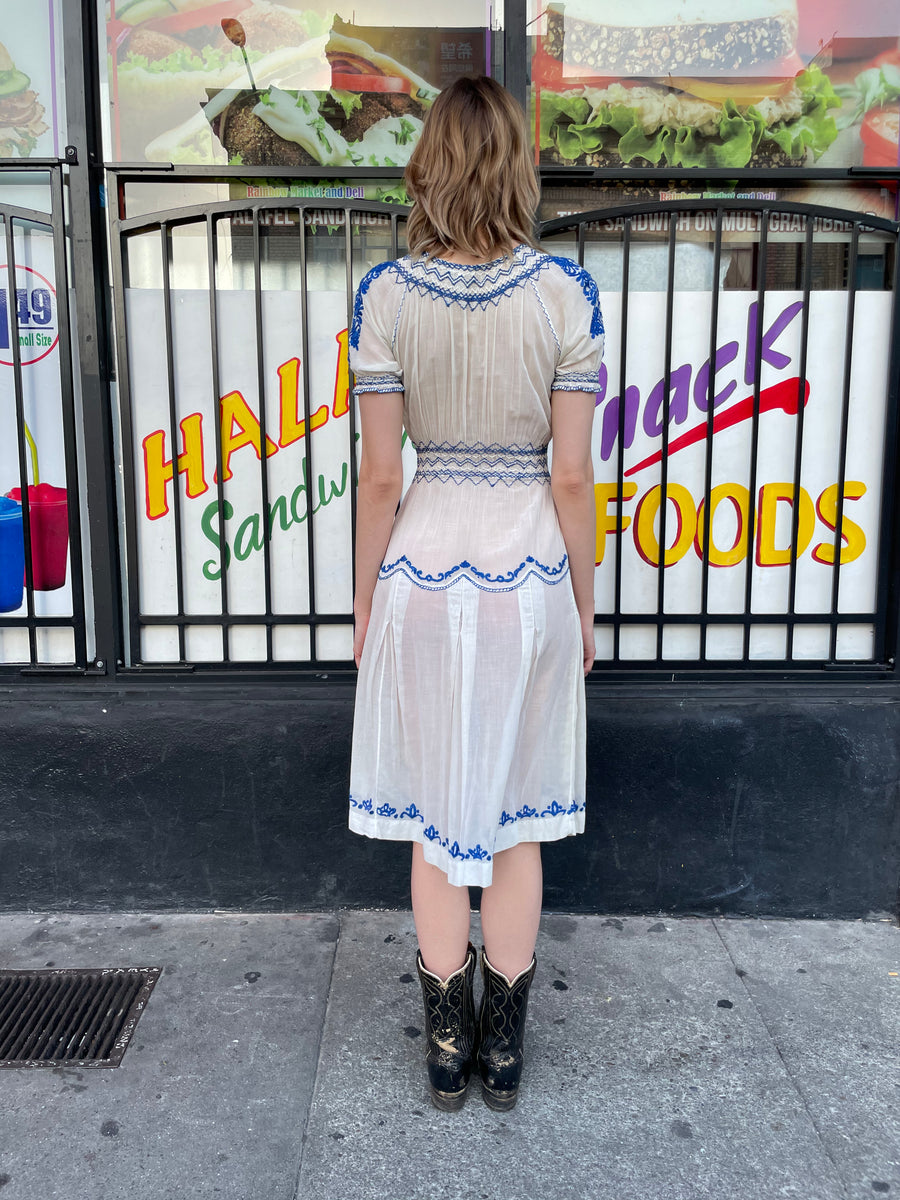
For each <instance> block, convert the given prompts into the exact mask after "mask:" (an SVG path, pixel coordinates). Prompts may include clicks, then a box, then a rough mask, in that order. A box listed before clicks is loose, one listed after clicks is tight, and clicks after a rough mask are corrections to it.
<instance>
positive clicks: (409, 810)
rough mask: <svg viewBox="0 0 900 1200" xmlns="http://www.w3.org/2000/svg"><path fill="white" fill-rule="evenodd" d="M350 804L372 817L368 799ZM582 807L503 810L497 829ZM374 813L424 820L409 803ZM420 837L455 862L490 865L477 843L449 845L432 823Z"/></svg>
mask: <svg viewBox="0 0 900 1200" xmlns="http://www.w3.org/2000/svg"><path fill="white" fill-rule="evenodd" d="M350 805H351V807H352V808H356V809H359V810H360V811H362V812H366V813H368V814H369V816H372V814H373V809H374V805H373V803H372V800H371V799H368V800H357V799H356V797H355V796H353V795H351V797H350ZM585 807H586V804H585V802H584V801H581V802H580V803H579V802H578V801H577V800H573V801H572V802H571V804H569V805H568V806H566V805H565V804H560V803H559V801H558V800H553V801H551V803H550V804H549V805H548V806H547V807H546V808H545V809H543V810H542V811H541V812H538V810H537V809H536V808H532V807H531V805H529V804H523V805H522V807H521V808H520V809H518V810H517V811H516V814H515V816H512V815H511V814H510V813H508V812H506V810H505V809H504V811H503V814H502V816H501V817H500V823H499V828H501V829H502V828H503V827H504V826H505V825H512V824H514V823H515V822H516V821H521V820H526V819H529V818H534V817H562V816H574V815H575V814H576V813H580V812H584V809H585ZM374 812H375V814H376V815H377V816H379V817H390V818H391V819H392V820H394V821H402V820H412V821H419V822H420V823H421V824H423V825H424V823H425V818H424V817H423V815H422V812H421V810H420V809H419V808H418V807H417V806H416V805H415V804H414V803H412V802H410V803H409V804H408V805H407V806H406V808H404V809H403V811H402V812H397V809H396V808H395V807H394V806H393V805H391V804H388V803H387V802H385V803H384V804H381V805H379V807H378V808H377V809H374ZM422 836H423V837H424V838H427V840H428V841H429V842H437V843H438V845H439V846H440V847H441V849H442V850H446V851H447V853H448V854H449V855H450V857H451V858H456V859H459V861H460V862H469V861H474V862H490V861H491V860H492V857H493V856H492V855H491V853H490V851H489V850H485V848H484V847H483V846H482V845H481V843H480V842H476V844H475V845H474V846H470V847H469V849H468V850H463V849H462V847H461V846H460V844H459V842H458V841H453V842H452V843H451V841H450V839H449V838H448V837H442V836H441V831H440V830H439V829H436V828H435V826H434V825H433V824H432V825H429V826H428V828H427V829H423V830H422Z"/></svg>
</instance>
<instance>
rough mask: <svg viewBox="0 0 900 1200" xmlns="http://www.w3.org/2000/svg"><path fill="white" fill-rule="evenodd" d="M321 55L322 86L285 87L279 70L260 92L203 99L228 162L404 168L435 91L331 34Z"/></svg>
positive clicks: (360, 45)
mask: <svg viewBox="0 0 900 1200" xmlns="http://www.w3.org/2000/svg"><path fill="white" fill-rule="evenodd" d="M248 44H249V38H248ZM324 55H325V58H326V60H327V62H328V66H329V68H330V72H331V79H330V82H331V87H330V88H327V89H321V90H316V89H309V88H303V87H300V88H297V87H296V86H294V87H292V86H291V78H290V72H289V71H288V72H284V71H282V72H280V73H279V79H278V82H277V83H276V82H275V81H274V79H273V80H272V81H271V82H269V83H268V86H266V87H264V88H262V90H257V91H254V90H252V89H251V90H249V91H248V90H241V91H239V92H232V91H229V90H227V89H226V90H224V91H223V92H221V93H219V94H218V95H217V96H211V98H210V100H209V103H208V104H207V105H206V106H205V109H204V113H205V116H206V118H207V120H208V121H209V122H210V124H211V126H212V128H213V131H214V133H215V134H216V137H217V138H218V139H219V141H220V142H221V143H222V146H223V147H224V148H225V150H226V152H227V154H228V160H229V162H232V163H240V164H242V165H246V166H268V165H271V166H277V165H283V166H337V165H347V166H349V165H353V166H386V167H399V166H404V165H405V164H406V162H407V161H408V160H409V156H410V154H411V153H412V150H413V147H414V146H415V144H416V141H417V140H418V137H419V133H420V132H421V129H422V122H423V120H424V118H425V114H426V112H427V110H428V108H429V107H430V106H431V104H432V103H433V101H434V98H435V96H436V95H437V89H436V88H434V87H432V86H431V85H430V84H429V83H427V82H426V80H424V79H423V78H422V77H421V76H419V75H417V74H416V73H415V72H413V71H411V70H410V69H409V68H407V67H405V66H403V65H402V64H401V63H399V62H397V61H396V60H395V59H393V58H391V57H389V56H388V55H385V54H380V53H378V52H377V51H375V50H373V49H372V47H371V46H369V45H367V44H366V43H365V42H362V41H360V40H359V39H357V38H351V37H346V36H344V35H343V34H340V33H337V32H335V31H334V30H332V32H331V35H330V37H329V38H328V40H327V42H326V44H325V47H324ZM262 78H265V75H263V76H262Z"/></svg>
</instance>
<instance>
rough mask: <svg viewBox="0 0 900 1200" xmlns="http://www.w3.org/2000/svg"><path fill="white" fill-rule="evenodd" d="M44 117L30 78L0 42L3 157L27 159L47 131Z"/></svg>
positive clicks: (0, 151)
mask: <svg viewBox="0 0 900 1200" xmlns="http://www.w3.org/2000/svg"><path fill="white" fill-rule="evenodd" d="M43 117H44V109H43V106H42V105H41V104H39V103H38V98H37V95H36V93H35V92H33V91H32V90H31V80H30V79H29V78H28V76H27V75H26V74H25V73H24V71H20V70H18V68H17V67H16V65H15V63H14V62H13V60H12V58H11V57H10V54H9V51H8V50H7V49H6V47H5V46H4V45H3V43H2V42H0V158H16V157H18V158H28V156H29V155H30V154H31V153H32V151H33V150H34V148H35V146H36V145H37V140H38V138H39V137H40V136H41V134H42V133H46V132H47V128H48V127H47V125H46V124H45V123H44V120H43Z"/></svg>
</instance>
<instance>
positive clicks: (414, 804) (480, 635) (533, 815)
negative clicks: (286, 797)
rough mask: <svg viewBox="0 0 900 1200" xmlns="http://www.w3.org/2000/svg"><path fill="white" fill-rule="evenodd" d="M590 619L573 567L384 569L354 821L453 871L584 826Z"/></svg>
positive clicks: (472, 873)
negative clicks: (493, 576)
mask: <svg viewBox="0 0 900 1200" xmlns="http://www.w3.org/2000/svg"><path fill="white" fill-rule="evenodd" d="M584 815H585V698H584V676H583V671H582V646H581V627H580V622H579V618H578V611H577V609H576V606H575V599H574V596H573V594H572V586H571V580H570V578H569V575H568V572H566V574H565V575H563V576H562V577H561V578H559V579H558V580H556V581H554V582H552V583H549V582H547V581H546V580H544V579H541V578H538V577H537V576H534V575H532V576H529V577H528V578H526V579H524V580H523V581H522V582H521V583H520V584H519V586H517V587H514V588H511V589H509V590H489V589H482V588H480V587H478V586H476V585H475V584H473V583H472V581H471V580H470V579H468V578H462V579H459V580H457V581H456V582H455V583H454V584H453V585H452V586H450V587H445V588H443V589H441V590H433V589H430V588H427V587H422V586H420V585H419V584H418V583H417V582H416V581H414V580H413V579H412V578H410V577H409V576H408V575H406V574H403V573H401V572H398V573H396V574H393V575H391V576H390V577H389V578H387V579H379V581H378V583H377V585H376V588H375V593H374V597H373V604H372V614H371V618H370V623H369V628H368V632H367V635H366V641H365V647H364V650H363V655H362V660H361V663H360V670H359V680H358V685H357V692H356V707H355V715H354V725H353V747H352V761H351V774H350V814H349V820H350V828H351V829H352V830H354V831H355V832H356V833H359V834H363V835H365V836H367V837H373V838H386V839H390V840H401V841H416V842H420V843H421V845H422V847H423V850H424V855H425V859H426V861H428V862H430V863H433V864H435V865H436V866H438V867H439V868H440V869H441V870H442V871H444V872H445V873H446V875H447V877H448V879H449V881H450V882H451V883H452V884H455V885H457V886H466V885H474V886H480V887H488V886H489V885H490V883H491V877H492V863H493V858H494V855H496V854H498V853H499V852H500V851H502V850H506V849H509V848H510V847H511V846H514V845H516V844H517V843H519V842H534V841H555V840H557V839H559V838H563V837H568V836H570V835H572V834H577V833H581V832H582V831H583V829H584Z"/></svg>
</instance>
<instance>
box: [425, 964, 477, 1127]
mask: <svg viewBox="0 0 900 1200" xmlns="http://www.w3.org/2000/svg"><path fill="white" fill-rule="evenodd" d="M416 970H417V971H418V972H419V981H420V982H421V984H422V999H423V1000H424V1001H425V1032H426V1034H427V1036H428V1052H427V1054H426V1056H425V1061H426V1063H427V1064H428V1086H429V1088H430V1089H431V1102H432V1104H433V1105H434V1106H435V1108H439V1109H441V1110H442V1111H443V1112H455V1111H456V1109H458V1108H462V1106H463V1104H464V1103H465V1099H466V1087H467V1086H468V1083H469V1076H470V1075H471V1074H472V1063H473V1060H474V1058H475V1001H474V998H473V991H472V984H473V982H474V979H475V947H474V946H473V945H472V943H471V942H470V943H469V949H468V951H467V953H466V961H465V962H464V963H463V965H462V966H461V967H460V968H459V970H458V971H454V972H453V974H452V975H451V976H450V977H449V979H444V980H441V979H439V978H438V976H437V975H433V974H432V973H431V971H429V970H427V968H426V967H425V964H424V963H423V962H422V954H421V951H419V952H417V954H416Z"/></svg>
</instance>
